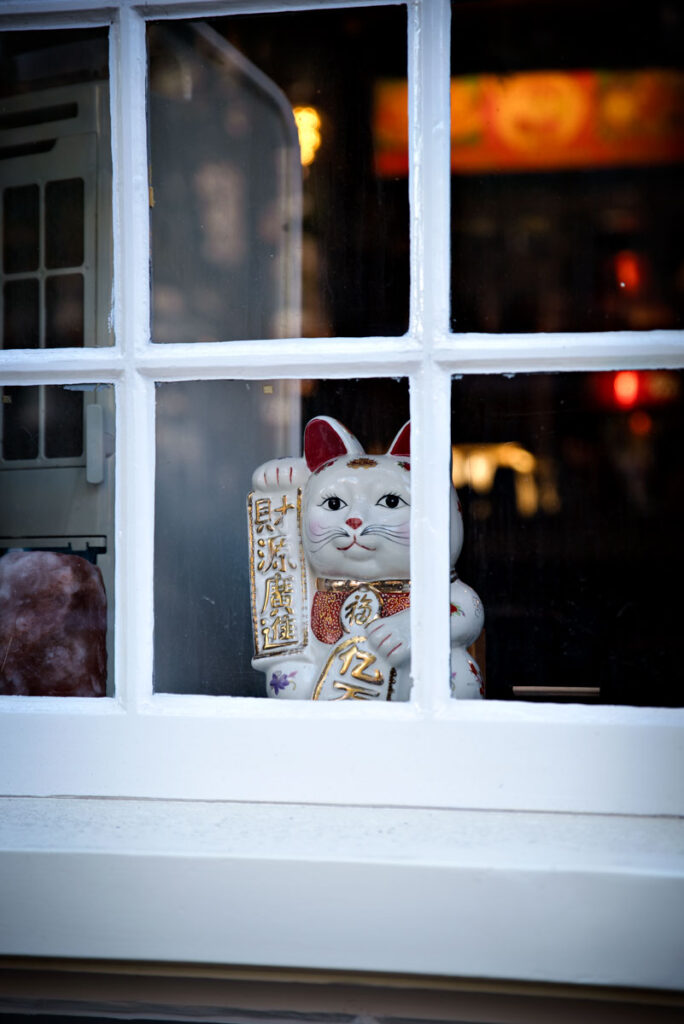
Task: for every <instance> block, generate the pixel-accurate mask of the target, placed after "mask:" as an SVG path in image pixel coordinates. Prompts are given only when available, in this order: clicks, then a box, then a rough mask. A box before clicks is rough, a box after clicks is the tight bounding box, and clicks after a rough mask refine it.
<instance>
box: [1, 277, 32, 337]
mask: <svg viewBox="0 0 684 1024" xmlns="http://www.w3.org/2000/svg"><path fill="white" fill-rule="evenodd" d="M2 295H3V300H4V302H3V307H4V308H3V312H2V325H3V343H4V344H3V348H38V345H39V342H40V292H39V284H38V281H37V279H35V278H18V279H17V280H14V281H7V282H6V283H5V286H4V288H3V290H2Z"/></svg>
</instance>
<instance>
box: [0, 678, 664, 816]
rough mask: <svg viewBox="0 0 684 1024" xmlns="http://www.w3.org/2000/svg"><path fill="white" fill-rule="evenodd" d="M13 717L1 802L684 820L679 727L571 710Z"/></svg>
mask: <svg viewBox="0 0 684 1024" xmlns="http://www.w3.org/2000/svg"><path fill="white" fill-rule="evenodd" d="M126 699H127V706H128V701H129V698H128V697H127V698H126ZM131 699H132V698H131ZM9 701H10V698H5V699H4V701H3V705H2V715H1V716H0V749H2V751H3V766H2V774H1V786H2V788H1V790H0V792H2V793H4V794H17V795H36V796H52V795H65V796H69V795H82V796H88V795H103V796H130V797H150V798H153V797H155V798H156V797H163V798H173V797H179V798H183V799H211V800H216V799H218V800H245V801H250V800H256V801H265V800H266V801H285V802H303V803H307V802H315V803H327V804H340V805H342V804H350V803H357V804H365V805H378V804H383V805H392V806H398V807H401V806H404V807H420V806H428V807H430V806H432V807H447V808H448V807H470V808H487V809H491V810H520V811H522V810H526V809H534V810H540V811H553V810H559V811H569V812H570V811H572V812H582V813H603V814H609V813H612V812H615V813H621V814H631V813H635V814H649V813H652V814H682V812H683V811H684V807H683V803H684V801H683V793H682V789H683V787H682V783H681V780H682V778H683V777H684V751H683V747H682V730H683V715H682V713H681V712H675V713H671V712H668V711H666V710H660V711H659V710H654V711H651V712H647V713H645V714H644V713H643V712H642V711H641V709H633V708H629V709H627V708H626V709H620V714H618V715H610V716H609V712H610V711H611V710H613V709H605V712H606V713H605V715H604V722H603V724H601V723H600V721H597V718H596V716H593V715H592V714H591V711H592V710H594V709H592V708H585V707H582V708H580V707H577V708H576V709H574V711H575V713H574V714H573V713H572V712H573V709H571V708H563V711H565V712H567V714H566V715H565V716H564V720H563V717H561V716H560V715H558V716H556V720H555V721H554V720H553V719H552V718H551V716H550V715H548V714H545V713H544V709H543V708H537V707H535V710H536V711H538V712H539V713H538V714H537V715H534V714H528V713H526V711H518V710H517V709H516V712H515V713H511V712H509V711H508V710H507V709H501V710H500V709H499V707H497V706H496V705H491V706H489V705H488V704H485V706H484V707H481V708H478V709H477V711H475V709H472V708H470V707H468V708H467V709H466V708H465V706H464V704H461V705H457V710H456V711H455V712H452V713H450V714H449V713H447V711H444V712H443V713H442V714H440V715H439V716H435V715H432V714H428V713H427V712H425V711H423V710H422V708H421V707H420V706H413V707H410V706H406V707H402V706H400V705H397V706H396V707H394V706H392V707H391V708H390V709H389V712H384V711H381V710H380V709H378V710H377V711H376V709H373V711H372V712H371V713H370V714H368V715H366V716H364V715H362V714H360V712H359V711H357V710H356V709H349V711H350V713H349V714H346V715H345V714H342V713H341V712H340V709H336V708H328V707H325V708H323V710H322V711H321V710H320V709H318V708H317V707H315V706H308V705H306V706H305V707H304V708H303V709H302V710H301V712H299V713H298V712H297V709H296V708H295V709H293V710H292V711H290V710H289V708H288V710H287V711H284V709H283V711H281V709H280V708H279V707H278V708H274V709H273V711H269V709H268V704H272V703H274V702H266V701H260V700H257V699H250V700H248V699H244V698H243V699H240V698H233V699H222V698H194V700H193V699H186V698H175V699H174V698H173V697H166V698H160V697H156V698H154V699H153V701H152V702H151V705H150V709H149V710H147V709H146V708H145V706H144V705H143V707H142V708H141V711H142V713H139V714H132V713H131V711H128V712H127V713H122V712H121V710H120V709H118V710H117V708H118V704H117V701H114V700H112V701H110V702H109V703H110V704H111V706H112V711H111V712H104V711H103V710H98V711H95V710H93V711H90V710H89V709H88V707H87V706H84V705H85V704H86V701H85V700H83V701H80V702H79V706H78V707H77V706H74V707H73V709H72V708H71V707H70V708H68V709H65V708H63V707H60V708H55V706H54V702H51V703H50V704H48V703H47V699H45V704H44V705H40V706H38V699H36V698H33V699H32V698H15V699H14V701H13V703H12V704H11V706H10V705H9ZM94 703H96V704H97V705H98V708H100V709H101V708H102V705H103V704H104V703H105V702H104V701H97V702H94ZM69 704H70V705H72V704H74V705H75V704H76V701H75V699H73V698H72V699H70V700H69ZM27 705H28V706H29V708H30V709H29V708H27ZM264 706H266V710H264ZM190 709H192V710H190ZM449 711H451V709H449ZM608 718H610V720H608V721H607V720H606V719H608Z"/></svg>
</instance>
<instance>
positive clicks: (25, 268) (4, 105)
mask: <svg viewBox="0 0 684 1024" xmlns="http://www.w3.org/2000/svg"><path fill="white" fill-rule="evenodd" d="M108 74H109V72H108V37H107V30H106V29H104V28H97V29H79V30H74V31H67V30H52V31H46V32H43V31H37V32H0V191H1V192H2V214H3V216H2V222H1V224H0V234H1V235H2V238H1V239H0V245H1V246H2V284H3V295H4V298H5V308H4V313H3V317H2V324H3V332H2V338H1V339H0V348H27V347H32V348H54V347H80V346H82V345H109V344H111V342H112V336H111V331H112V329H111V320H112V316H111V311H112V231H111V220H112V198H111V183H112V168H111V142H110V131H109V83H108ZM68 270H71V271H72V273H71V274H68V273H66V274H64V276H60V277H59V279H58V278H57V277H55V276H52V275H51V274H50V272H52V271H58V272H63V271H68ZM76 270H78V274H76V273H74V272H75V271H76ZM19 275H21V276H19Z"/></svg>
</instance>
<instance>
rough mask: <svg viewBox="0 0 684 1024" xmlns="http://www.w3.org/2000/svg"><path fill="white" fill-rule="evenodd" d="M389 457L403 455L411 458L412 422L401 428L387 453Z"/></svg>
mask: <svg viewBox="0 0 684 1024" xmlns="http://www.w3.org/2000/svg"><path fill="white" fill-rule="evenodd" d="M387 454H388V455H403V456H409V455H410V454H411V420H409V421H408V423H405V424H404V426H403V427H402V428H401V430H400V431H399V433H398V434H397V436H396V437H395V438H394V440H393V441H392V444H391V445H390V446H389V449H388V451H387Z"/></svg>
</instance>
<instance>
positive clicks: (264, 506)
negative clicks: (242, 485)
mask: <svg viewBox="0 0 684 1024" xmlns="http://www.w3.org/2000/svg"><path fill="white" fill-rule="evenodd" d="M254 525H255V526H256V532H257V533H263V532H264V530H267V531H268V532H269V533H273V526H272V525H271V499H270V498H257V499H256V501H255V502H254Z"/></svg>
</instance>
